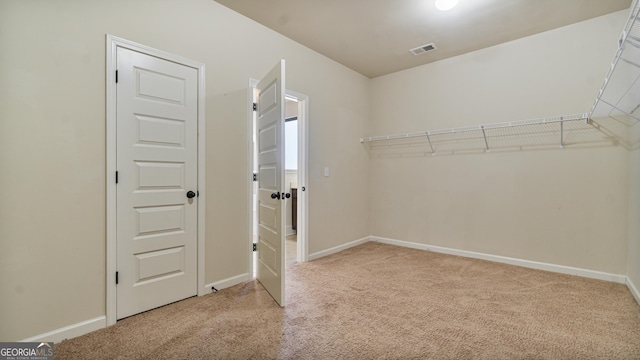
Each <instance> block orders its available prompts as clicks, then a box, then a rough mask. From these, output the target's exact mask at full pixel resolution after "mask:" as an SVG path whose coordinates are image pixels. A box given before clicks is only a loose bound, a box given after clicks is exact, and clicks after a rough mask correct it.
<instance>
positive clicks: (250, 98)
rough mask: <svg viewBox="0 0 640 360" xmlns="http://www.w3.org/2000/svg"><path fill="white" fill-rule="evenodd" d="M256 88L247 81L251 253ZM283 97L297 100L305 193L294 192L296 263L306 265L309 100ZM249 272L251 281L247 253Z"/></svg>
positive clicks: (287, 92)
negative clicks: (296, 214) (296, 216)
mask: <svg viewBox="0 0 640 360" xmlns="http://www.w3.org/2000/svg"><path fill="white" fill-rule="evenodd" d="M257 85H258V80H256V79H252V78H249V87H248V88H247V129H248V134H247V147H248V151H247V154H248V155H247V174H249V176H247V198H248V199H249V203H248V211H247V213H248V217H249V218H248V221H247V223H248V224H249V236H248V244H247V248H248V249H251V247H252V246H253V230H254V229H253V221H254V219H253V217H254V216H253V207H254V203H253V202H254V201H253V181H252V180H251V174H252V173H253V171H254V168H253V162H254V151H255V149H254V145H255V144H254V143H253V132H254V130H255V129H254V128H253V116H254V112H253V110H252V107H251V104H252V103H254V102H255V87H256V86H257ZM285 95H289V96H293V97H295V98H298V104H300V105H299V106H298V112H299V113H298V187H299V188H300V187H302V186H304V187H305V191H304V192H302V191H298V230H297V233H298V254H297V255H298V260H299V261H300V262H307V261H309V228H308V224H309V203H308V193H309V183H308V179H309V166H308V164H309V96H307V95H304V94H301V93H298V92H296V91H291V90H287V89H285ZM247 253H248V255H247V256H248V260H247V262H248V263H249V268H248V270H247V271H248V273H249V275H250V277H251V278H253V277H254V270H255V269H254V267H253V253H252V252H251V251H248V252H247Z"/></svg>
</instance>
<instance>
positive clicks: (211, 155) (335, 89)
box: [0, 0, 370, 341]
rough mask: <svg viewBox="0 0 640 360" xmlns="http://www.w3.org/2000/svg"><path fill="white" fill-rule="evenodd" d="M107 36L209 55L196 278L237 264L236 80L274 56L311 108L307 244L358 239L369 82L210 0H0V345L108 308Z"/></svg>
mask: <svg viewBox="0 0 640 360" xmlns="http://www.w3.org/2000/svg"><path fill="white" fill-rule="evenodd" d="M105 34H112V35H115V36H119V37H123V38H125V39H128V40H132V41H135V42H139V43H142V44H145V45H148V46H151V47H155V48H158V49H160V50H164V51H167V52H170V53H174V54H177V55H180V56H183V57H187V58H191V59H193V60H197V61H200V62H203V63H205V64H206V76H207V79H206V81H207V83H206V95H207V98H206V111H207V114H206V117H207V119H206V120H207V129H206V136H207V144H206V156H207V159H206V163H207V169H206V171H207V174H206V175H207V184H206V187H205V188H204V190H205V192H206V194H207V220H206V221H207V223H206V226H207V239H206V254H205V256H206V282H207V283H209V282H215V281H219V280H223V279H226V278H229V277H232V276H237V275H239V274H243V273H246V272H247V270H248V266H249V264H248V263H247V260H248V256H247V251H249V249H248V244H247V243H248V239H249V224H248V219H249V212H250V208H249V199H248V194H247V193H248V190H247V188H248V186H249V183H248V182H249V174H248V173H247V169H248V165H247V159H248V154H247V152H248V148H249V139H248V137H247V125H246V124H247V110H248V109H247V104H246V96H247V84H248V79H249V78H256V79H257V78H260V77H261V76H262V75H264V74H265V73H266V72H267V71H268V70H269V69H270V68H271V67H272V66H273V65H274V64H275V63H276V62H277V61H278V60H279V59H281V58H284V59H286V60H287V80H288V85H287V87H288V88H289V89H291V90H295V91H298V92H301V93H304V94H306V95H308V96H309V98H310V104H311V107H310V124H309V127H310V139H309V146H310V179H309V184H308V187H309V196H310V199H309V204H310V207H311V210H310V215H311V219H310V223H309V232H310V233H309V241H310V247H311V249H312V251H313V250H314V249H315V250H316V251H317V250H323V249H327V248H330V247H332V246H336V245H338V244H342V243H345V242H348V241H352V240H354V239H357V238H361V237H363V236H366V235H368V233H369V224H368V187H367V184H368V181H367V173H368V158H367V155H366V152H365V151H364V150H363V149H362V148H361V147H360V146H359V144H358V142H357V139H358V137H359V136H361V134H362V133H364V132H365V126H366V124H367V121H368V118H369V95H370V93H369V83H370V80H369V79H367V78H365V77H364V76H361V75H359V74H357V73H355V72H353V71H351V70H349V69H347V68H345V67H343V66H341V65H338V64H336V63H335V62H333V61H331V60H330V59H328V58H326V57H323V56H321V55H318V54H317V53H315V52H313V51H311V50H309V49H307V48H304V47H302V46H300V45H299V44H297V43H295V42H293V41H291V40H289V39H287V38H284V37H282V36H280V35H278V34H276V33H274V32H272V31H270V30H267V29H265V28H264V27H262V26H260V25H258V24H257V23H255V22H253V21H251V20H249V19H247V18H244V17H242V16H239V15H237V14H235V13H233V12H231V11H229V10H227V9H226V8H224V7H222V6H221V5H219V4H217V3H216V2H214V1H211V0H186V1H174V0H154V1H150V0H135V1H124V0H118V1H80V0H75V1H72V0H56V1H29V0H25V1H2V2H0V45H1V46H2V51H1V52H0V119H1V121H0V164H1V166H2V169H3V170H2V171H0V184H2V187H1V188H2V190H1V191H2V193H1V196H0V287H1V288H2V291H0V339H2V340H3V341H10V340H19V339H24V338H27V337H30V336H35V335H38V334H42V333H45V332H48V331H51V330H55V329H58V328H61V327H63V326H67V325H71V324H75V323H77V322H80V321H84V320H88V319H91V318H94V317H97V316H101V315H104V314H105V246H106V244H105V241H106V240H105V216H106V215H105V191H106V190H105V178H106V175H105V159H106V153H105V147H106V145H105V136H106V134H105V80H104V79H105V74H104V72H105V57H106V54H105ZM325 165H326V166H332V167H333V173H332V177H330V178H324V177H322V176H321V173H322V166H325ZM353 189H356V190H355V191H354V190H353ZM329 199H334V200H335V201H333V202H331V201H328V200H329ZM338 200H341V201H342V203H340V206H339V208H337V206H336V204H337V201H338ZM336 208H337V209H336ZM326 224H331V227H330V229H327V228H326Z"/></svg>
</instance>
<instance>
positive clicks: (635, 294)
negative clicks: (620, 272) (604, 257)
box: [627, 276, 640, 305]
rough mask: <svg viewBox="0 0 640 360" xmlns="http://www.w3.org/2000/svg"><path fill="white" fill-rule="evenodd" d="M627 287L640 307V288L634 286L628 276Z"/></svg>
mask: <svg viewBox="0 0 640 360" xmlns="http://www.w3.org/2000/svg"><path fill="white" fill-rule="evenodd" d="M627 287H628V288H629V291H630V292H631V295H633V297H634V298H635V299H636V302H637V303H638V305H640V291H638V287H637V286H635V285H634V284H633V281H631V278H630V277H628V276H627Z"/></svg>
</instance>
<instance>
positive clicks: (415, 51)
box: [409, 43, 437, 55]
mask: <svg viewBox="0 0 640 360" xmlns="http://www.w3.org/2000/svg"><path fill="white" fill-rule="evenodd" d="M435 49H437V47H436V44H434V43H431V44H427V45H422V46H418V47H417V48H413V49H411V50H409V51H411V53H412V54H413V55H420V54H424V53H426V52H427V51H431V50H435Z"/></svg>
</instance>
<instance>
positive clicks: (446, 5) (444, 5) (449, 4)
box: [436, 0, 458, 11]
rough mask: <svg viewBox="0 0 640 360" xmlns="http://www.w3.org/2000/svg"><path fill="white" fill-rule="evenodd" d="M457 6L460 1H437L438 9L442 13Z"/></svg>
mask: <svg viewBox="0 0 640 360" xmlns="http://www.w3.org/2000/svg"><path fill="white" fill-rule="evenodd" d="M457 4H458V0H436V8H437V9H438V10H442V11H447V10H451V9H453V7H454V6H456V5H457Z"/></svg>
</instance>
